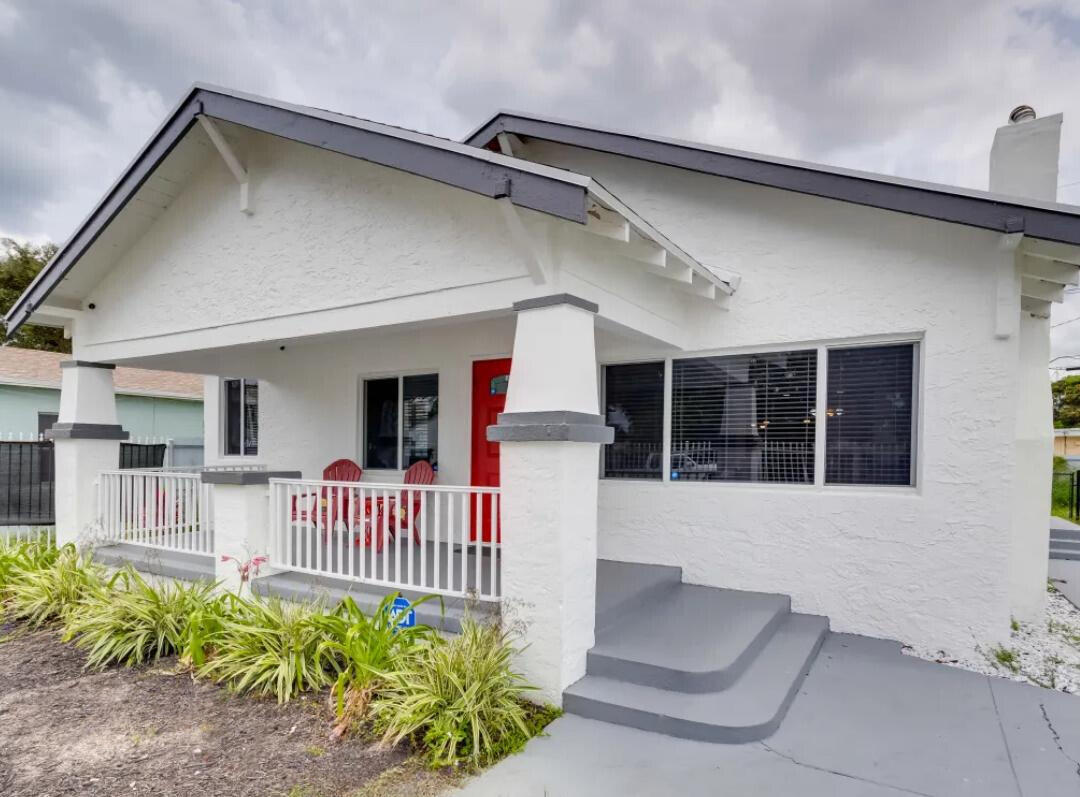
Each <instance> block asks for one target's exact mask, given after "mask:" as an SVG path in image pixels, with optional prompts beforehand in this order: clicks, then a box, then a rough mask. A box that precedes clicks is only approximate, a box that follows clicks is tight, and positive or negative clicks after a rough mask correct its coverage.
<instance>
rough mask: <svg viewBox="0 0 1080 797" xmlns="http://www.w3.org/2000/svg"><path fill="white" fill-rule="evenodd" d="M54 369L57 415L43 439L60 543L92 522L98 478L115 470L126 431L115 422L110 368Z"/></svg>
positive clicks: (73, 363) (71, 363)
mask: <svg viewBox="0 0 1080 797" xmlns="http://www.w3.org/2000/svg"><path fill="white" fill-rule="evenodd" d="M60 368H61V375H62V378H61V383H60V413H59V416H58V417H57V421H56V423H55V424H53V428H52V429H50V430H49V431H48V432H46V436H47V437H48V438H50V439H52V440H53V441H54V445H55V462H56V481H55V483H54V491H55V493H54V502H55V506H56V543H57V545H64V544H66V543H69V542H77V541H78V540H79V539H80V538H83V537H85V535H86V534H87V532H88V531H90V530H91V529H92V528H93V526H94V525H95V523H96V522H97V520H98V508H97V478H98V474H99V473H101V471H103V470H116V469H117V468H118V467H120V441H121V440H126V439H127V438H128V433H127V432H125V431H124V430H123V429H121V428H120V424H118V423H117V422H116V394H115V392H114V390H113V370H114V369H115V368H116V366H115V365H108V364H106V363H92V362H86V361H83V360H67V361H65V362H62V363H60Z"/></svg>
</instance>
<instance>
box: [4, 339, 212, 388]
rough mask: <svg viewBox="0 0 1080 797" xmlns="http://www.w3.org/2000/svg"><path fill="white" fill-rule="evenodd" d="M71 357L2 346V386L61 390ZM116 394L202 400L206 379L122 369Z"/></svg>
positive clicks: (117, 376) (117, 373)
mask: <svg viewBox="0 0 1080 797" xmlns="http://www.w3.org/2000/svg"><path fill="white" fill-rule="evenodd" d="M70 359H71V355H70V354H60V353H59V352H53V351H39V350H37V349H21V348H18V347H16V346H0V385H18V386H20V387H43V388H53V389H56V390H59V389H60V363H62V362H64V361H65V360H70ZM113 380H114V381H113V383H114V384H115V386H116V392H117V393H121V394H124V395H132V396H158V397H161V398H177V399H189V400H198V401H201V400H202V397H203V380H202V377H201V376H199V375H198V374H182V373H177V372H174V371H149V370H147V369H145V368H124V367H119V368H117V369H116V370H115V371H114V372H113Z"/></svg>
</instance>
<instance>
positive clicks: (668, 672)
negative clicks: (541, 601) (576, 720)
mask: <svg viewBox="0 0 1080 797" xmlns="http://www.w3.org/2000/svg"><path fill="white" fill-rule="evenodd" d="M790 609H791V599H790V598H788V597H787V596H786V595H770V594H766V593H761V592H740V591H737V590H729V589H715V588H712V587H699V586H693V585H690V584H676V585H670V586H667V587H665V588H664V590H663V591H662V592H659V593H656V594H655V596H654V599H653V600H651V601H650V602H648V603H646V604H643V605H642V606H640V607H639V608H638V610H637V611H635V612H633V613H632V614H629V615H627V616H625V617H623V618H622V619H621V620H619V621H618V622H617V623H615V624H613V625H611V626H609V627H607V628H605V629H603V630H602V631H600V632H599V633H598V634H597V638H596V645H595V647H593V649H592V650H590V651H589V654H588V665H587V672H588V674H589V675H597V676H601V677H604V678H612V679H615V680H619V681H626V682H629V683H634V684H641V685H643V686H652V687H656V688H659V689H669V690H673V691H678V692H697V693H701V692H715V691H719V690H721V689H725V688H727V687H728V686H730V685H731V684H733V683H734V682H735V681H736V680H737V679H738V678H739V676H740V675H742V673H743V672H744V671H745V670H746V668H747V666H748V665H749V664H750V663H751V662H752V661H754V659H755V657H757V655H758V653H759V652H760V651H761V649H762V647H763V646H764V645H765V644H766V643H767V642H768V641H769V638H770V637H771V636H772V634H773V631H774V630H775V629H776V628H777V627H778V626H779V625H780V624H781V623H782V622H783V621H784V620H785V618H787V617H788V616H789V612H790Z"/></svg>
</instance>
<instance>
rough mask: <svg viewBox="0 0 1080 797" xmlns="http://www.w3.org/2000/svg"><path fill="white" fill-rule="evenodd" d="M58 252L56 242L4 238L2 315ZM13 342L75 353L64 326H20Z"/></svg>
mask: <svg viewBox="0 0 1080 797" xmlns="http://www.w3.org/2000/svg"><path fill="white" fill-rule="evenodd" d="M54 254H56V246H55V245H54V244H51V243H46V244H42V245H41V246H34V245H33V244H22V243H19V242H18V241H13V240H12V239H11V238H2V239H0V316H2V315H4V314H6V313H7V311H8V310H10V309H11V307H12V305H14V304H15V300H16V299H18V298H19V296H20V295H22V292H23V291H24V290H26V286H28V285H29V284H30V283H31V282H32V281H33V279H34V277H36V276H37V273H38V272H39V271H41V269H43V268H44V267H45V264H46V263H48V262H49V260H51V259H52V256H53V255H54ZM9 345H12V346H20V347H21V348H24V349H42V350H43V351H62V352H65V353H68V354H70V353H71V341H70V340H64V332H63V330H61V329H54V328H52V327H41V326H37V325H34V324H24V325H23V326H22V327H20V328H19V331H18V332H17V333H16V334H15V337H14V339H13V340H12V341H11V343H10V344H9Z"/></svg>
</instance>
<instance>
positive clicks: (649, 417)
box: [603, 362, 664, 479]
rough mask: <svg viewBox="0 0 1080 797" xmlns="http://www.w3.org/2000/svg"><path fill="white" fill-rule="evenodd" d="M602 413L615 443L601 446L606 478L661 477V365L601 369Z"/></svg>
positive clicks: (646, 364) (612, 366)
mask: <svg viewBox="0 0 1080 797" xmlns="http://www.w3.org/2000/svg"><path fill="white" fill-rule="evenodd" d="M604 412H605V418H606V420H607V425H608V426H610V427H611V428H612V429H614V430H615V440H614V442H612V443H611V445H607V446H604V449H603V450H604V476H605V477H606V478H609V479H659V478H662V477H663V475H664V473H663V472H664V364H663V363H662V362H658V363H633V364H630V365H609V366H607V367H606V368H605V369H604Z"/></svg>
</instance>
